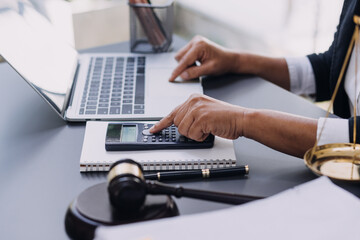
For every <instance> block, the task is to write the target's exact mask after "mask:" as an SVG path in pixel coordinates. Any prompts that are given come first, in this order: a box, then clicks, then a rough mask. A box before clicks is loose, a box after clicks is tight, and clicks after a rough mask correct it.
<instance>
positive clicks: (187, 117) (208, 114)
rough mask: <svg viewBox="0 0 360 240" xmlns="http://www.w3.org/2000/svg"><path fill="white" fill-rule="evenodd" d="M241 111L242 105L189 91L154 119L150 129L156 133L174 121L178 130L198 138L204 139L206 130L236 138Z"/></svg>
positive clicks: (206, 134)
mask: <svg viewBox="0 0 360 240" xmlns="http://www.w3.org/2000/svg"><path fill="white" fill-rule="evenodd" d="M245 113H246V109H245V108H241V107H238V106H234V105H231V104H228V103H225V102H222V101H219V100H216V99H213V98H211V97H208V96H205V95H200V94H193V95H191V97H190V98H189V99H188V100H186V102H185V103H183V104H181V105H179V106H178V107H176V108H175V109H174V110H173V111H172V112H171V113H170V114H169V115H167V116H166V117H164V118H163V119H161V120H160V121H159V122H158V123H156V124H155V125H154V126H153V127H152V128H151V129H150V132H151V133H156V132H158V131H160V130H162V129H164V128H166V127H169V126H170V125H172V124H175V126H177V127H178V131H179V133H180V134H182V135H184V136H186V137H188V138H191V139H194V140H196V141H199V142H200V141H204V140H205V139H206V138H207V136H208V135H209V134H210V133H211V134H213V135H216V136H219V137H223V138H228V139H236V138H238V137H239V136H243V125H244V124H243V120H244V115H245Z"/></svg>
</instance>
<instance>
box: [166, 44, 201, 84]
mask: <svg viewBox="0 0 360 240" xmlns="http://www.w3.org/2000/svg"><path fill="white" fill-rule="evenodd" d="M198 51H199V50H198V49H197V48H196V47H195V48H194V47H192V48H191V49H190V50H189V51H188V52H187V53H186V54H185V55H184V57H183V58H182V59H181V61H180V62H179V65H178V66H177V67H176V68H175V69H174V71H173V72H172V74H171V76H170V78H169V81H170V82H173V81H174V80H175V78H177V76H179V75H180V74H181V73H182V72H183V71H184V70H185V69H187V68H188V67H189V66H192V65H193V64H194V63H195V62H196V60H197V58H198V56H197V55H198Z"/></svg>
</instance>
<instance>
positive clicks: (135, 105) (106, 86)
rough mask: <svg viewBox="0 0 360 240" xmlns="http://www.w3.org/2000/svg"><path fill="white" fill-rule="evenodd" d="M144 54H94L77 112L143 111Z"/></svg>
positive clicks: (115, 112)
mask: <svg viewBox="0 0 360 240" xmlns="http://www.w3.org/2000/svg"><path fill="white" fill-rule="evenodd" d="M144 98H145V57H142V56H140V57H93V58H91V61H90V66H89V70H88V75H87V78H86V83H85V88H84V92H83V96H82V99H81V105H80V111H79V114H81V115H84V114H89V115H94V114H106V115H107V114H109V115H112V114H144V111H145V109H144V106H145V99H144Z"/></svg>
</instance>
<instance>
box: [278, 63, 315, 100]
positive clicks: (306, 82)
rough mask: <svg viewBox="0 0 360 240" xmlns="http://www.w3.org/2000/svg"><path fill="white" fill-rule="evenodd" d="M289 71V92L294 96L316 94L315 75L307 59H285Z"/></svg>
mask: <svg viewBox="0 0 360 240" xmlns="http://www.w3.org/2000/svg"><path fill="white" fill-rule="evenodd" d="M285 60H286V63H287V65H288V69H289V76H290V91H291V92H293V93H295V94H298V95H300V94H305V95H311V94H315V93H316V85H315V75H314V71H313V69H312V66H311V63H310V60H309V59H308V58H307V57H289V58H285Z"/></svg>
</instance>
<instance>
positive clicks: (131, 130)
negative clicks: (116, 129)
mask: <svg viewBox="0 0 360 240" xmlns="http://www.w3.org/2000/svg"><path fill="white" fill-rule="evenodd" d="M136 140H137V136H136V125H123V126H122V129H121V134H120V142H136Z"/></svg>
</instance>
